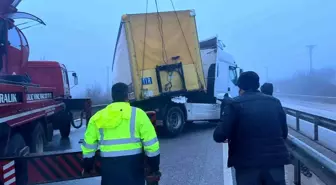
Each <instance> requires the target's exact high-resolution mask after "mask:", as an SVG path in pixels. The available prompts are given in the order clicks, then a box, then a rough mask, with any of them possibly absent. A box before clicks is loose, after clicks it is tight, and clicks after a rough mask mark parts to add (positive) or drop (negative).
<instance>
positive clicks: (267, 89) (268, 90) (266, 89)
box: [260, 83, 273, 96]
mask: <svg viewBox="0 0 336 185" xmlns="http://www.w3.org/2000/svg"><path fill="white" fill-rule="evenodd" d="M260 90H261V92H262V93H264V94H267V95H271V96H272V95H273V84H272V83H264V84H263V85H262V86H261V87H260Z"/></svg>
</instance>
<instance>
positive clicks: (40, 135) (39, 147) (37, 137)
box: [30, 123, 45, 153]
mask: <svg viewBox="0 0 336 185" xmlns="http://www.w3.org/2000/svg"><path fill="white" fill-rule="evenodd" d="M44 141H45V132H44V129H43V127H42V124H41V123H37V124H36V125H35V128H34V130H33V132H32V133H31V140H30V151H31V153H43V151H44Z"/></svg>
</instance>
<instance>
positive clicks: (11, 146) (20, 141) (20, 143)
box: [4, 133, 26, 157]
mask: <svg viewBox="0 0 336 185" xmlns="http://www.w3.org/2000/svg"><path fill="white" fill-rule="evenodd" d="M7 144H8V145H7V147H8V148H7V151H5V153H4V156H5V157H17V156H19V155H20V151H21V150H22V149H23V148H24V147H25V146H26V142H25V140H24V138H23V137H22V135H21V134H18V133H17V134H14V135H13V136H12V137H11V138H10V139H9V142H8V143H7Z"/></svg>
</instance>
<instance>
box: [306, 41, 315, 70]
mask: <svg viewBox="0 0 336 185" xmlns="http://www.w3.org/2000/svg"><path fill="white" fill-rule="evenodd" d="M306 47H307V48H308V51H309V72H310V74H311V73H312V72H313V49H314V48H315V47H316V45H307V46H306Z"/></svg>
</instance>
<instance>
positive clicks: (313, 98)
mask: <svg viewBox="0 0 336 185" xmlns="http://www.w3.org/2000/svg"><path fill="white" fill-rule="evenodd" d="M274 96H276V97H279V98H281V97H283V98H291V99H298V100H305V101H312V102H321V103H328V104H335V103H336V97H332V96H312V95H299V94H286V93H274Z"/></svg>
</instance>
